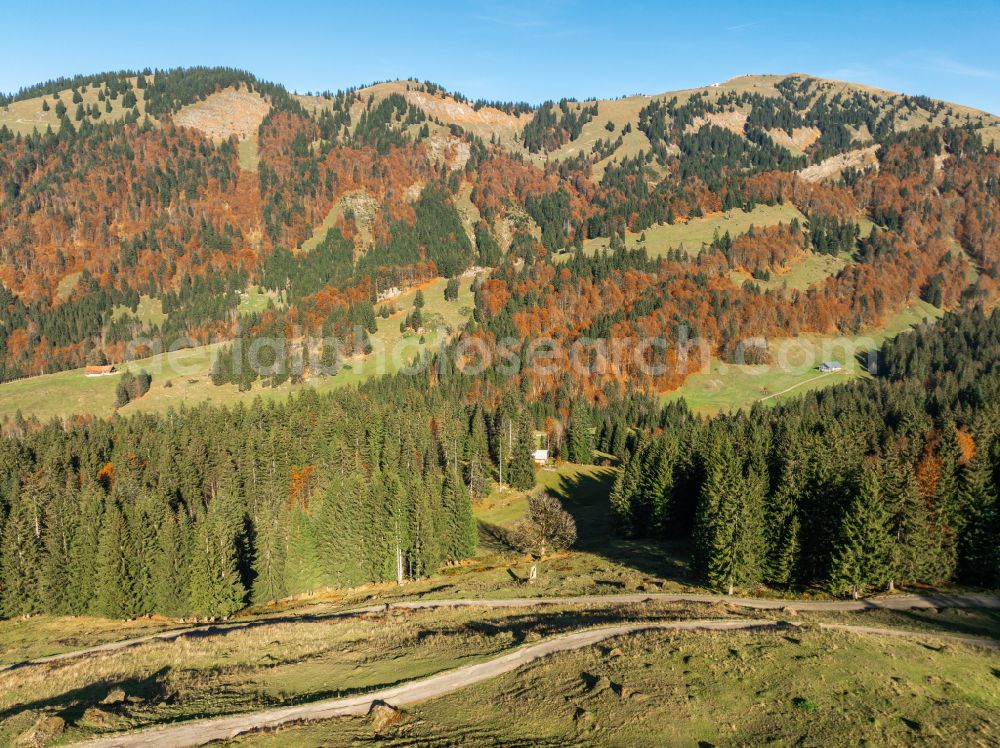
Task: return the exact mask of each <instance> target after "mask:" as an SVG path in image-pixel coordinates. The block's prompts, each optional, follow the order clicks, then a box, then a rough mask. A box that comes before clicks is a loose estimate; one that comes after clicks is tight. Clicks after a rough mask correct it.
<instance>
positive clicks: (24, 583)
mask: <svg viewBox="0 0 1000 748" xmlns="http://www.w3.org/2000/svg"><path fill="white" fill-rule="evenodd" d="M41 558H42V548H41V544H40V541H39V538H38V536H37V535H36V534H35V530H34V524H33V522H32V519H31V517H30V513H29V512H28V511H26V509H25V506H24V504H19V505H15V506H14V507H13V508H12V509H11V511H10V514H8V515H7V521H6V522H5V523H4V527H3V535H2V537H0V602H2V603H3V608H2V610H3V613H4V615H7V616H18V615H29V614H31V613H36V612H38V611H39V610H41V605H42V599H41V597H42V595H41V592H42V584H41V581H42V580H41V579H40V573H41V569H40V568H39V565H40V561H41Z"/></svg>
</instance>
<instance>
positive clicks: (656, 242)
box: [583, 204, 806, 257]
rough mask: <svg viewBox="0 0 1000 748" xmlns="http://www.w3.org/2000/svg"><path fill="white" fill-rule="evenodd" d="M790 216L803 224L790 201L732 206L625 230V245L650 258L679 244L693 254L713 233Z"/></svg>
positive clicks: (602, 242)
mask: <svg viewBox="0 0 1000 748" xmlns="http://www.w3.org/2000/svg"><path fill="white" fill-rule="evenodd" d="M793 218H798V219H799V221H800V222H802V223H803V224H805V223H806V218H805V216H803V215H802V213H800V212H799V210H798V208H796V207H795V206H793V205H790V204H785V205H758V206H756V207H755V208H754V209H753V210H752V211H750V212H746V211H743V210H740V209H739V208H734V209H732V210H729V211H726V212H725V213H718V214H715V215H711V216H703V217H701V218H692V219H690V220H689V221H683V222H682V221H678V222H677V223H674V224H667V223H660V224H656V225H655V226H651V227H649V228H648V229H646V230H645V231H641V232H639V233H634V232H632V231H629V232H627V233H626V236H625V246H627V247H629V248H630V249H632V248H636V247H645V248H646V251H647V252H648V253H649V254H650V256H653V257H657V256H659V255H663V254H666V252H667V250H668V249H676V248H678V247H680V246H682V245H683V247H684V249H686V250H687V251H688V252H690V253H692V254H697V253H698V252H699V251H700V250H701V248H702V245H704V244H710V243H711V242H712V239H713V238H714V237H715V235H716V233H718V235H719V236H722V235H724V234H725V233H726V232H727V231H728V232H729V235H730V236H733V237H735V236H737V235H738V234H744V233H746V232H747V231H748V230H749V229H750V227H751V226H758V227H759V226H775V225H777V224H779V223H789V222H790V221H791V220H792V219H793ZM643 234H645V236H646V240H645V241H644V242H640V241H639V238H640V237H641V236H642V235H643ZM607 246H608V240H607V238H604V237H599V238H596V239H585V240H584V242H583V249H584V251H585V252H596V251H597V250H599V249H606V248H607Z"/></svg>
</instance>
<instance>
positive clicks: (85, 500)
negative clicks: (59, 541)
mask: <svg viewBox="0 0 1000 748" xmlns="http://www.w3.org/2000/svg"><path fill="white" fill-rule="evenodd" d="M79 502H80V504H79V519H80V521H79V523H78V524H77V527H76V530H75V532H74V533H73V542H72V544H71V545H70V548H69V590H70V612H71V613H72V614H73V615H84V614H86V613H92V614H96V613H98V610H97V600H96V588H97V582H98V579H97V573H96V569H97V565H98V552H99V546H100V533H101V527H102V526H103V524H104V518H103V514H104V493H103V492H102V491H101V489H100V488H99V487H98V486H97V485H96V484H95V483H93V482H92V481H88V482H87V483H85V484H84V486H83V489H82V490H81V492H80V499H79Z"/></svg>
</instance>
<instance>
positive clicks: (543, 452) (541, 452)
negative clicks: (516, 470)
mask: <svg viewBox="0 0 1000 748" xmlns="http://www.w3.org/2000/svg"><path fill="white" fill-rule="evenodd" d="M531 456H532V458H534V460H535V464H536V465H544V464H545V463H546V462H548V461H549V450H547V449H536V450H535V451H534V452H532V453H531Z"/></svg>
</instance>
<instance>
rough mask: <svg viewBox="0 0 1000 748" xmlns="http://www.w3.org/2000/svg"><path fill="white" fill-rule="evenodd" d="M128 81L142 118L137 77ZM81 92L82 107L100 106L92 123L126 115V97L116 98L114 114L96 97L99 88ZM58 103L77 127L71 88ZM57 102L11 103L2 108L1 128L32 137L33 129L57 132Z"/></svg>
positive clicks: (49, 98) (50, 99) (47, 98)
mask: <svg viewBox="0 0 1000 748" xmlns="http://www.w3.org/2000/svg"><path fill="white" fill-rule="evenodd" d="M129 80H130V82H131V84H132V86H133V90H135V93H136V98H137V100H138V101H137V103H136V107H137V108H138V110H139V115H140V117H142V116H143V115H145V113H146V110H145V102H144V100H143V96H142V94H143V92H142V91H139V90H138V89H135V82H136V79H135V78H131V79H129ZM79 91H80V95H81V96H82V97H83V106H84V108H85V109H89V108H90V107H91V106H92V105H94V104H97V105H98V109H99V110H100V117H99V118H98V119H97V120H92V121H96V122H115V121H117V120H120V119H122V118H123V117H124V116H125V114H126V110H125V109H124V108H123V107H122V100H123V96H124V94H122V95H119V96H118V98H117V99H115V100H114V101H112V102H111V112H105V111H104V106H105V102H103V101H99V100H98V98H97V94H98V92H99V91H100V87H99V86H98V87H93V86H88V87H87V88H81V89H79ZM43 101H47V102H48V104H49V111H47V112H46V111H44V110H43V109H42V102H43ZM59 101H62V103H63V104H65V105H66V115H67V116H68V117H69V119H70V122H73V123H74V125H75V124H77V123H76V120H75V119H74V117H75V114H76V104H74V103H73V91H72V89H69V88H67V89H64V90H62V91H60V92H59ZM57 103H58V102H57V100H56V99H55V98H54V97H53V95H52V94H47V95H45V96H36V97H35V98H32V99H22V100H21V101H15V102H12V103H11V104H9V105H8V106H4V107H0V126H2V125H6V126H7V127H8V128H10V129H11V131H13V132H15V133H19V134H21V135H30V134H31V132H32V130H38V132H45V130H46V129H47V128H49V127H51V128H52V129H53V130H58V129H59V118H58V117H56V104H57ZM88 116H89V115H88Z"/></svg>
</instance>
